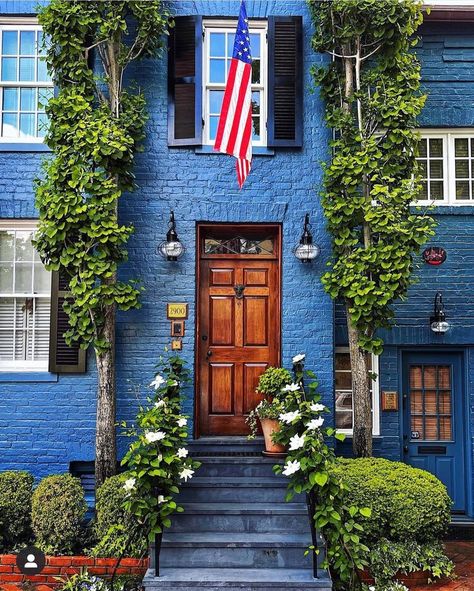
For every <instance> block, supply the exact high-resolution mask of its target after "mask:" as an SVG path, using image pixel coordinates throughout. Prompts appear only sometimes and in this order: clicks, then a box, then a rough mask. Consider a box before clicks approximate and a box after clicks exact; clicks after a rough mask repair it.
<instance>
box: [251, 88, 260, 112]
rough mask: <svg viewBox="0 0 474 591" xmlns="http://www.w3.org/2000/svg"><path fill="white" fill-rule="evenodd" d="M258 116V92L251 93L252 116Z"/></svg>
mask: <svg viewBox="0 0 474 591" xmlns="http://www.w3.org/2000/svg"><path fill="white" fill-rule="evenodd" d="M259 114H260V92H259V91H256V92H252V115H259Z"/></svg>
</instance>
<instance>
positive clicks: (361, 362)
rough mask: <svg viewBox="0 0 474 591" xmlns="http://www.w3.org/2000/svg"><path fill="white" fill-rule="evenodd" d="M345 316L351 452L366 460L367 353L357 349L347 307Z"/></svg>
mask: <svg viewBox="0 0 474 591" xmlns="http://www.w3.org/2000/svg"><path fill="white" fill-rule="evenodd" d="M346 316H347V331H348V335H349V353H350V357H351V369H352V407H353V410H354V431H353V439H352V450H353V453H354V456H355V457H356V458H367V457H370V456H372V396H371V393H370V387H371V382H372V380H371V377H370V375H369V372H370V369H369V353H367V351H364V350H362V349H361V348H360V347H359V342H358V341H359V339H358V336H359V334H358V333H359V331H358V329H357V327H355V326H354V325H353V324H352V320H351V317H350V314H349V306H348V305H346Z"/></svg>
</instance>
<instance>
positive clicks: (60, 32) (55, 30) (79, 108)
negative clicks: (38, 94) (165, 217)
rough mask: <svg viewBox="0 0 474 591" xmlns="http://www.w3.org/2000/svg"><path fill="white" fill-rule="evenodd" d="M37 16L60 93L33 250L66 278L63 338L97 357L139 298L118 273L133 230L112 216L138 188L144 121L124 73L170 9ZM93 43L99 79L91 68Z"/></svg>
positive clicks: (93, 5)
mask: <svg viewBox="0 0 474 591" xmlns="http://www.w3.org/2000/svg"><path fill="white" fill-rule="evenodd" d="M39 22H40V24H41V25H42V26H43V29H44V32H45V34H46V36H47V37H48V39H49V45H48V46H47V64H48V68H49V71H50V72H51V73H52V76H53V79H54V82H55V86H56V88H57V89H58V93H57V95H56V96H55V98H53V99H51V100H50V101H49V103H48V105H47V106H46V112H47V114H48V116H49V120H50V124H49V131H48V133H47V137H46V143H47V145H48V146H49V147H50V148H51V150H52V152H53V158H50V159H48V160H46V162H45V163H44V175H43V178H42V179H40V180H38V182H37V187H36V204H37V207H38V210H39V213H40V223H39V227H38V231H37V234H36V241H35V246H36V248H37V250H38V252H39V253H40V256H41V258H42V260H43V261H44V262H45V264H46V267H47V268H48V269H49V270H53V271H55V270H60V271H61V272H62V274H63V275H64V276H65V277H67V278H68V280H69V289H70V294H71V295H70V298H69V299H68V300H67V302H66V303H65V305H64V309H65V310H66V312H67V314H68V316H69V320H70V326H71V328H70V330H69V331H68V332H67V333H66V338H67V341H68V342H69V343H71V342H73V341H78V342H79V343H81V346H84V347H87V345H89V344H93V345H94V347H95V348H96V350H97V351H98V352H99V353H100V352H103V351H104V350H106V349H107V348H108V347H109V345H110V340H111V336H110V334H108V333H104V325H105V323H106V319H107V318H108V317H110V315H111V314H113V310H114V309H115V307H117V308H119V309H120V310H128V309H130V308H135V307H137V306H138V295H139V289H138V288H137V285H136V283H135V282H134V281H120V280H118V279H117V277H116V273H117V268H118V265H119V264H120V263H122V262H123V261H126V260H127V251H126V248H125V246H126V243H127V240H128V238H129V236H130V234H131V233H132V231H133V228H132V227H131V226H128V225H127V226H125V225H123V224H120V222H119V220H118V213H117V207H118V200H119V199H120V197H121V195H122V193H123V192H124V191H130V190H132V189H133V188H134V185H135V184H134V176H133V164H134V158H135V154H136V152H137V151H138V150H140V148H141V141H142V140H143V138H144V133H145V123H146V120H147V115H146V109H145V99H144V97H143V95H142V94H141V93H140V92H133V91H131V90H125V89H124V88H123V86H122V79H123V73H124V70H125V68H126V67H127V66H128V65H129V64H130V63H131V62H133V61H135V60H137V59H140V58H143V57H151V56H154V55H156V54H157V52H158V51H159V49H160V48H161V47H162V44H163V33H165V32H166V29H167V14H166V12H165V10H164V9H163V6H162V3H161V2H160V1H159V0H150V1H149V2H142V1H139V0H137V1H134V0H120V1H117V0H114V1H112V0H101V1H89V2H82V1H81V0H52V1H51V2H49V3H48V4H47V5H46V6H45V7H44V8H42V9H41V12H40V14H39ZM131 23H132V24H131ZM93 48H94V55H95V56H97V58H98V60H99V62H100V68H99V69H100V70H101V71H102V72H103V74H102V75H101V76H96V75H95V74H94V71H93V69H92V61H93V60H91V59H90V57H91V51H92V49H93Z"/></svg>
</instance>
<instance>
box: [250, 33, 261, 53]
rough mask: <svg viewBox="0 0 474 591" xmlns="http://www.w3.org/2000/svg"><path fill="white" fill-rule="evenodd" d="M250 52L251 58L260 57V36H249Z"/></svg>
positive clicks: (255, 34)
mask: <svg viewBox="0 0 474 591" xmlns="http://www.w3.org/2000/svg"><path fill="white" fill-rule="evenodd" d="M250 52H251V54H252V57H253V58H256V57H260V35H259V34H258V33H251V35H250Z"/></svg>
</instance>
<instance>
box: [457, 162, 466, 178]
mask: <svg viewBox="0 0 474 591" xmlns="http://www.w3.org/2000/svg"><path fill="white" fill-rule="evenodd" d="M456 178H457V179H468V178H469V160H456Z"/></svg>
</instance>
